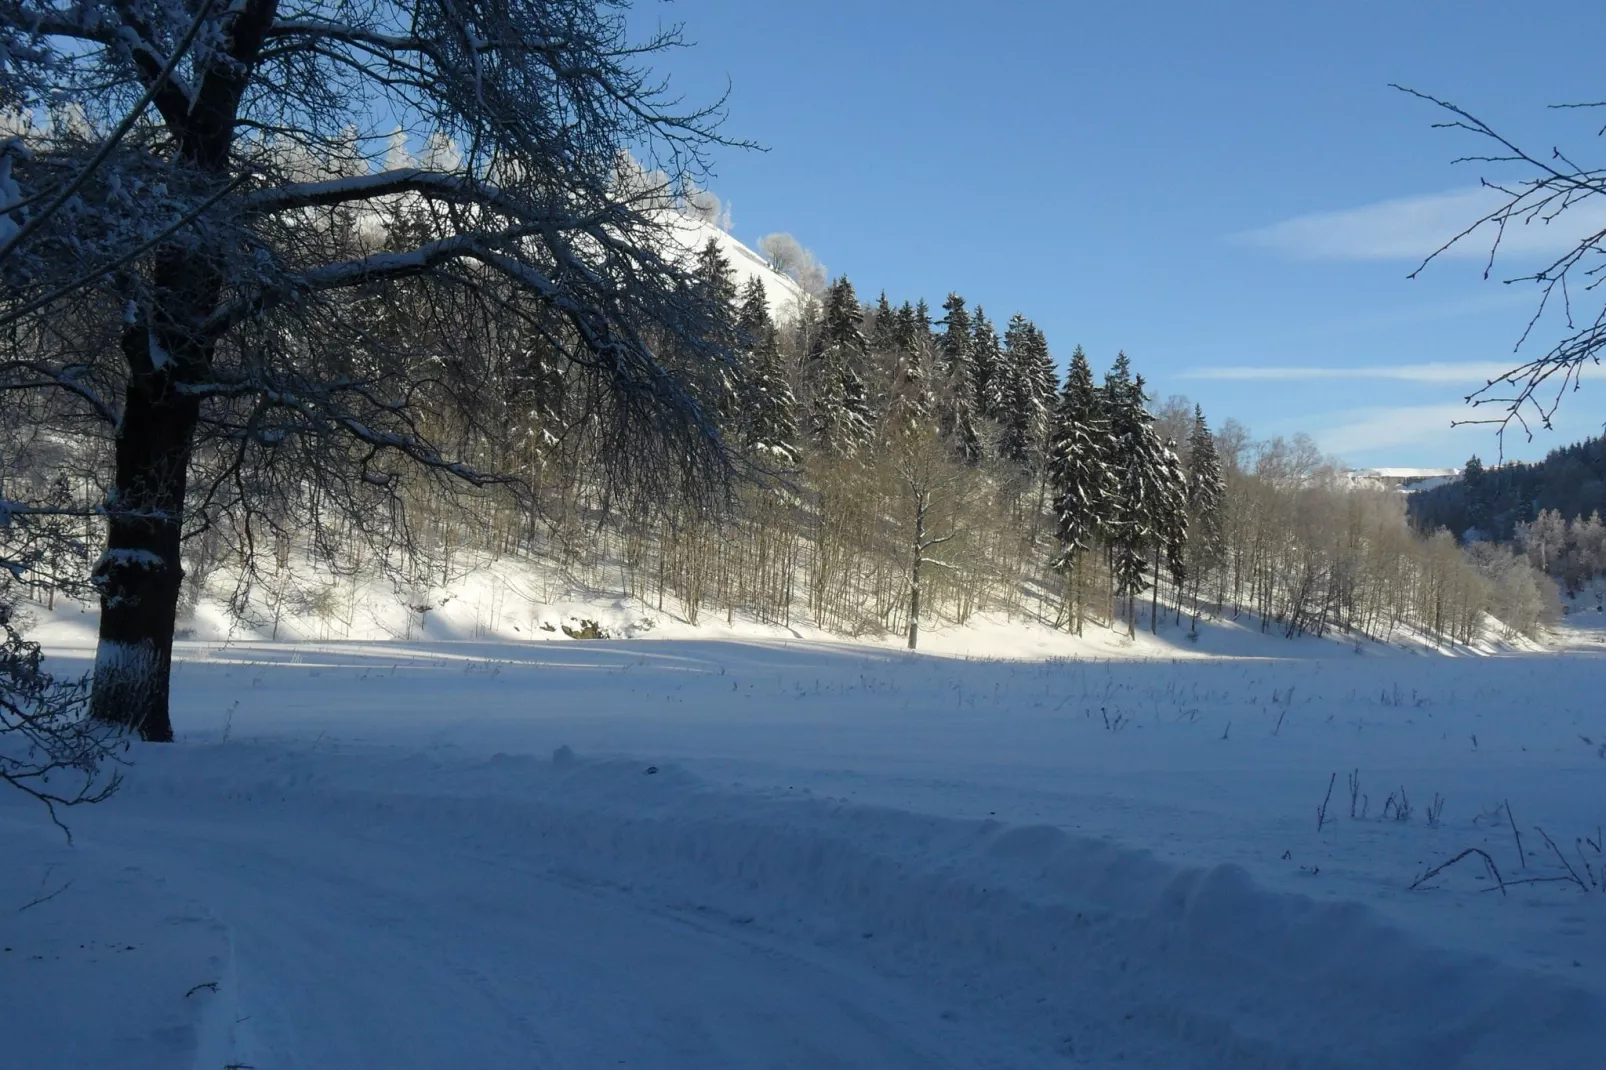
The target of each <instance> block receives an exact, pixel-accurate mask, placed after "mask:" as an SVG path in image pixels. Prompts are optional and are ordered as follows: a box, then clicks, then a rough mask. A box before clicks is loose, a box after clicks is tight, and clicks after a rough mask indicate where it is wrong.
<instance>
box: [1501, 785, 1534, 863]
mask: <svg viewBox="0 0 1606 1070" xmlns="http://www.w3.org/2000/svg"><path fill="white" fill-rule="evenodd" d="M1505 802H1506V820H1507V821H1509V822H1511V834H1512V835H1513V836H1515V837H1516V838H1517V862H1518V867H1517V868H1519V869H1527V868H1528V856H1527V855H1526V854H1524V853H1523V850H1522V829H1520V828H1518V827H1517V819H1516V818H1515V817H1513V816H1512V815H1511V800H1510V799H1507V800H1506V801H1505Z"/></svg>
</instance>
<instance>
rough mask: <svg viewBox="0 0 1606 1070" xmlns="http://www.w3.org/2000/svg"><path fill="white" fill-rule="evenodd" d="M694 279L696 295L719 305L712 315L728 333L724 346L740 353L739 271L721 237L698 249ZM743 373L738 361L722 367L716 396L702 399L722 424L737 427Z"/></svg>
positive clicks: (722, 343) (715, 385)
mask: <svg viewBox="0 0 1606 1070" xmlns="http://www.w3.org/2000/svg"><path fill="white" fill-rule="evenodd" d="M692 279H693V287H694V290H695V296H696V299H697V300H698V301H701V302H706V303H707V304H709V305H712V306H713V307H714V309H715V313H716V314H715V315H714V316H713V317H711V318H712V321H713V322H714V323H715V324H717V325H718V327H717V330H718V332H719V333H720V334H722V335H723V336H724V337H722V338H721V339H720V348H721V349H722V350H723V351H724V352H726V353H731V354H733V355H734V354H739V352H740V347H739V345H738V336H737V310H736V298H737V291H736V274H735V272H734V271H733V270H732V269H731V263H730V260H729V258H727V257H726V256H725V254H724V252H723V251H722V250H721V249H720V247H719V242H718V240H716V239H714V238H709V239H708V241H707V242H706V243H705V244H704V245H703V247H702V248H701V249H699V250H698V251H697V260H696V263H695V265H694V266H693V268H692ZM740 374H741V371H740V369H739V368H738V367H737V366H736V365H735V364H730V365H726V366H723V367H720V368H719V369H718V375H717V379H716V380H715V382H714V383H713V385H712V392H713V395H714V396H713V397H712V398H707V397H704V398H703V399H702V400H703V401H704V402H705V403H706V402H710V401H711V402H712V408H713V410H714V412H715V413H716V414H717V415H718V417H719V423H720V426H721V427H722V428H727V429H729V428H734V427H735V426H736V425H737V424H738V423H739V422H740V418H739V411H740V408H741V404H742V397H741V390H742V387H741V383H739V382H738V381H737V379H738V378H739V376H740Z"/></svg>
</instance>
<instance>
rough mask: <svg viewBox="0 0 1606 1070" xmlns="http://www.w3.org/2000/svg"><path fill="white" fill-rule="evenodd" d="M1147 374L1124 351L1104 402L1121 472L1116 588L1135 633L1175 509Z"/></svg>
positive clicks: (1114, 546) (1114, 538) (1114, 524)
mask: <svg viewBox="0 0 1606 1070" xmlns="http://www.w3.org/2000/svg"><path fill="white" fill-rule="evenodd" d="M1147 401H1148V398H1147V396H1146V395H1145V394H1144V392H1143V377H1142V376H1138V377H1137V378H1136V380H1134V379H1133V378H1132V374H1131V362H1130V361H1129V360H1128V358H1127V356H1126V354H1125V353H1121V354H1119V355H1118V356H1117V357H1116V362H1115V366H1114V367H1112V368H1111V369H1110V373H1109V374H1108V375H1107V376H1106V377H1105V382H1104V403H1105V405H1106V406H1107V409H1108V412H1109V419H1110V431H1111V439H1112V441H1113V444H1114V458H1115V467H1116V472H1117V478H1116V486H1117V489H1116V494H1115V506H1114V508H1113V509H1112V510H1111V515H1110V520H1109V530H1110V535H1109V539H1110V550H1111V565H1110V569H1111V575H1112V578H1113V580H1114V583H1115V591H1114V593H1115V594H1116V595H1117V596H1119V597H1124V598H1126V599H1127V630H1128V634H1136V632H1137V598H1138V597H1139V596H1140V595H1142V594H1143V593H1144V592H1145V591H1147V590H1148V589H1149V582H1150V581H1149V579H1148V561H1147V556H1148V554H1149V552H1150V551H1151V550H1156V549H1157V548H1159V547H1163V546H1164V545H1165V534H1166V530H1165V526H1166V524H1167V522H1168V517H1169V515H1170V511H1171V509H1172V508H1173V502H1172V497H1173V493H1174V491H1173V489H1172V485H1170V484H1169V478H1170V465H1169V463H1168V462H1167V460H1166V448H1165V443H1164V442H1162V441H1161V439H1160V437H1159V435H1158V434H1157V433H1156V432H1155V429H1154V417H1153V416H1152V415H1151V414H1150V413H1149V410H1148V409H1147V407H1146V403H1147Z"/></svg>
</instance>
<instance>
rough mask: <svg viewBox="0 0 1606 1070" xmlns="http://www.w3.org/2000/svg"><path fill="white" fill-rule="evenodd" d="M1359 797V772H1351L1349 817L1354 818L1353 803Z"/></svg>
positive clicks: (1357, 770)
mask: <svg viewBox="0 0 1606 1070" xmlns="http://www.w3.org/2000/svg"><path fill="white" fill-rule="evenodd" d="M1360 796H1361V771H1360V770H1359V769H1356V770H1353V771H1352V772H1351V773H1350V775H1349V816H1350V819H1351V820H1354V818H1355V803H1356V801H1357V800H1359V799H1360Z"/></svg>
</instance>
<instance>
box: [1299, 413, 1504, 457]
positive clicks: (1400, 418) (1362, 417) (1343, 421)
mask: <svg viewBox="0 0 1606 1070" xmlns="http://www.w3.org/2000/svg"><path fill="white" fill-rule="evenodd" d="M1472 416H1473V410H1472V409H1470V408H1468V406H1466V405H1461V404H1453V405H1401V406H1394V407H1389V408H1369V409H1349V410H1346V411H1344V412H1338V413H1334V414H1333V418H1334V419H1336V420H1337V421H1338V422H1337V423H1334V424H1332V425H1330V426H1328V427H1324V428H1319V429H1317V430H1315V431H1313V432H1311V437H1312V438H1314V439H1315V440H1316V442H1317V444H1318V445H1319V446H1321V448H1322V451H1323V452H1324V453H1333V454H1338V455H1339V456H1347V455H1350V454H1365V453H1373V452H1375V451H1377V450H1398V449H1400V448H1402V447H1405V446H1424V445H1428V444H1432V443H1444V442H1446V441H1447V440H1448V439H1449V436H1451V435H1452V434H1454V431H1453V429H1452V428H1451V426H1450V425H1451V424H1452V423H1453V422H1455V421H1456V420H1466V419H1468V418H1470V417H1472Z"/></svg>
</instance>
